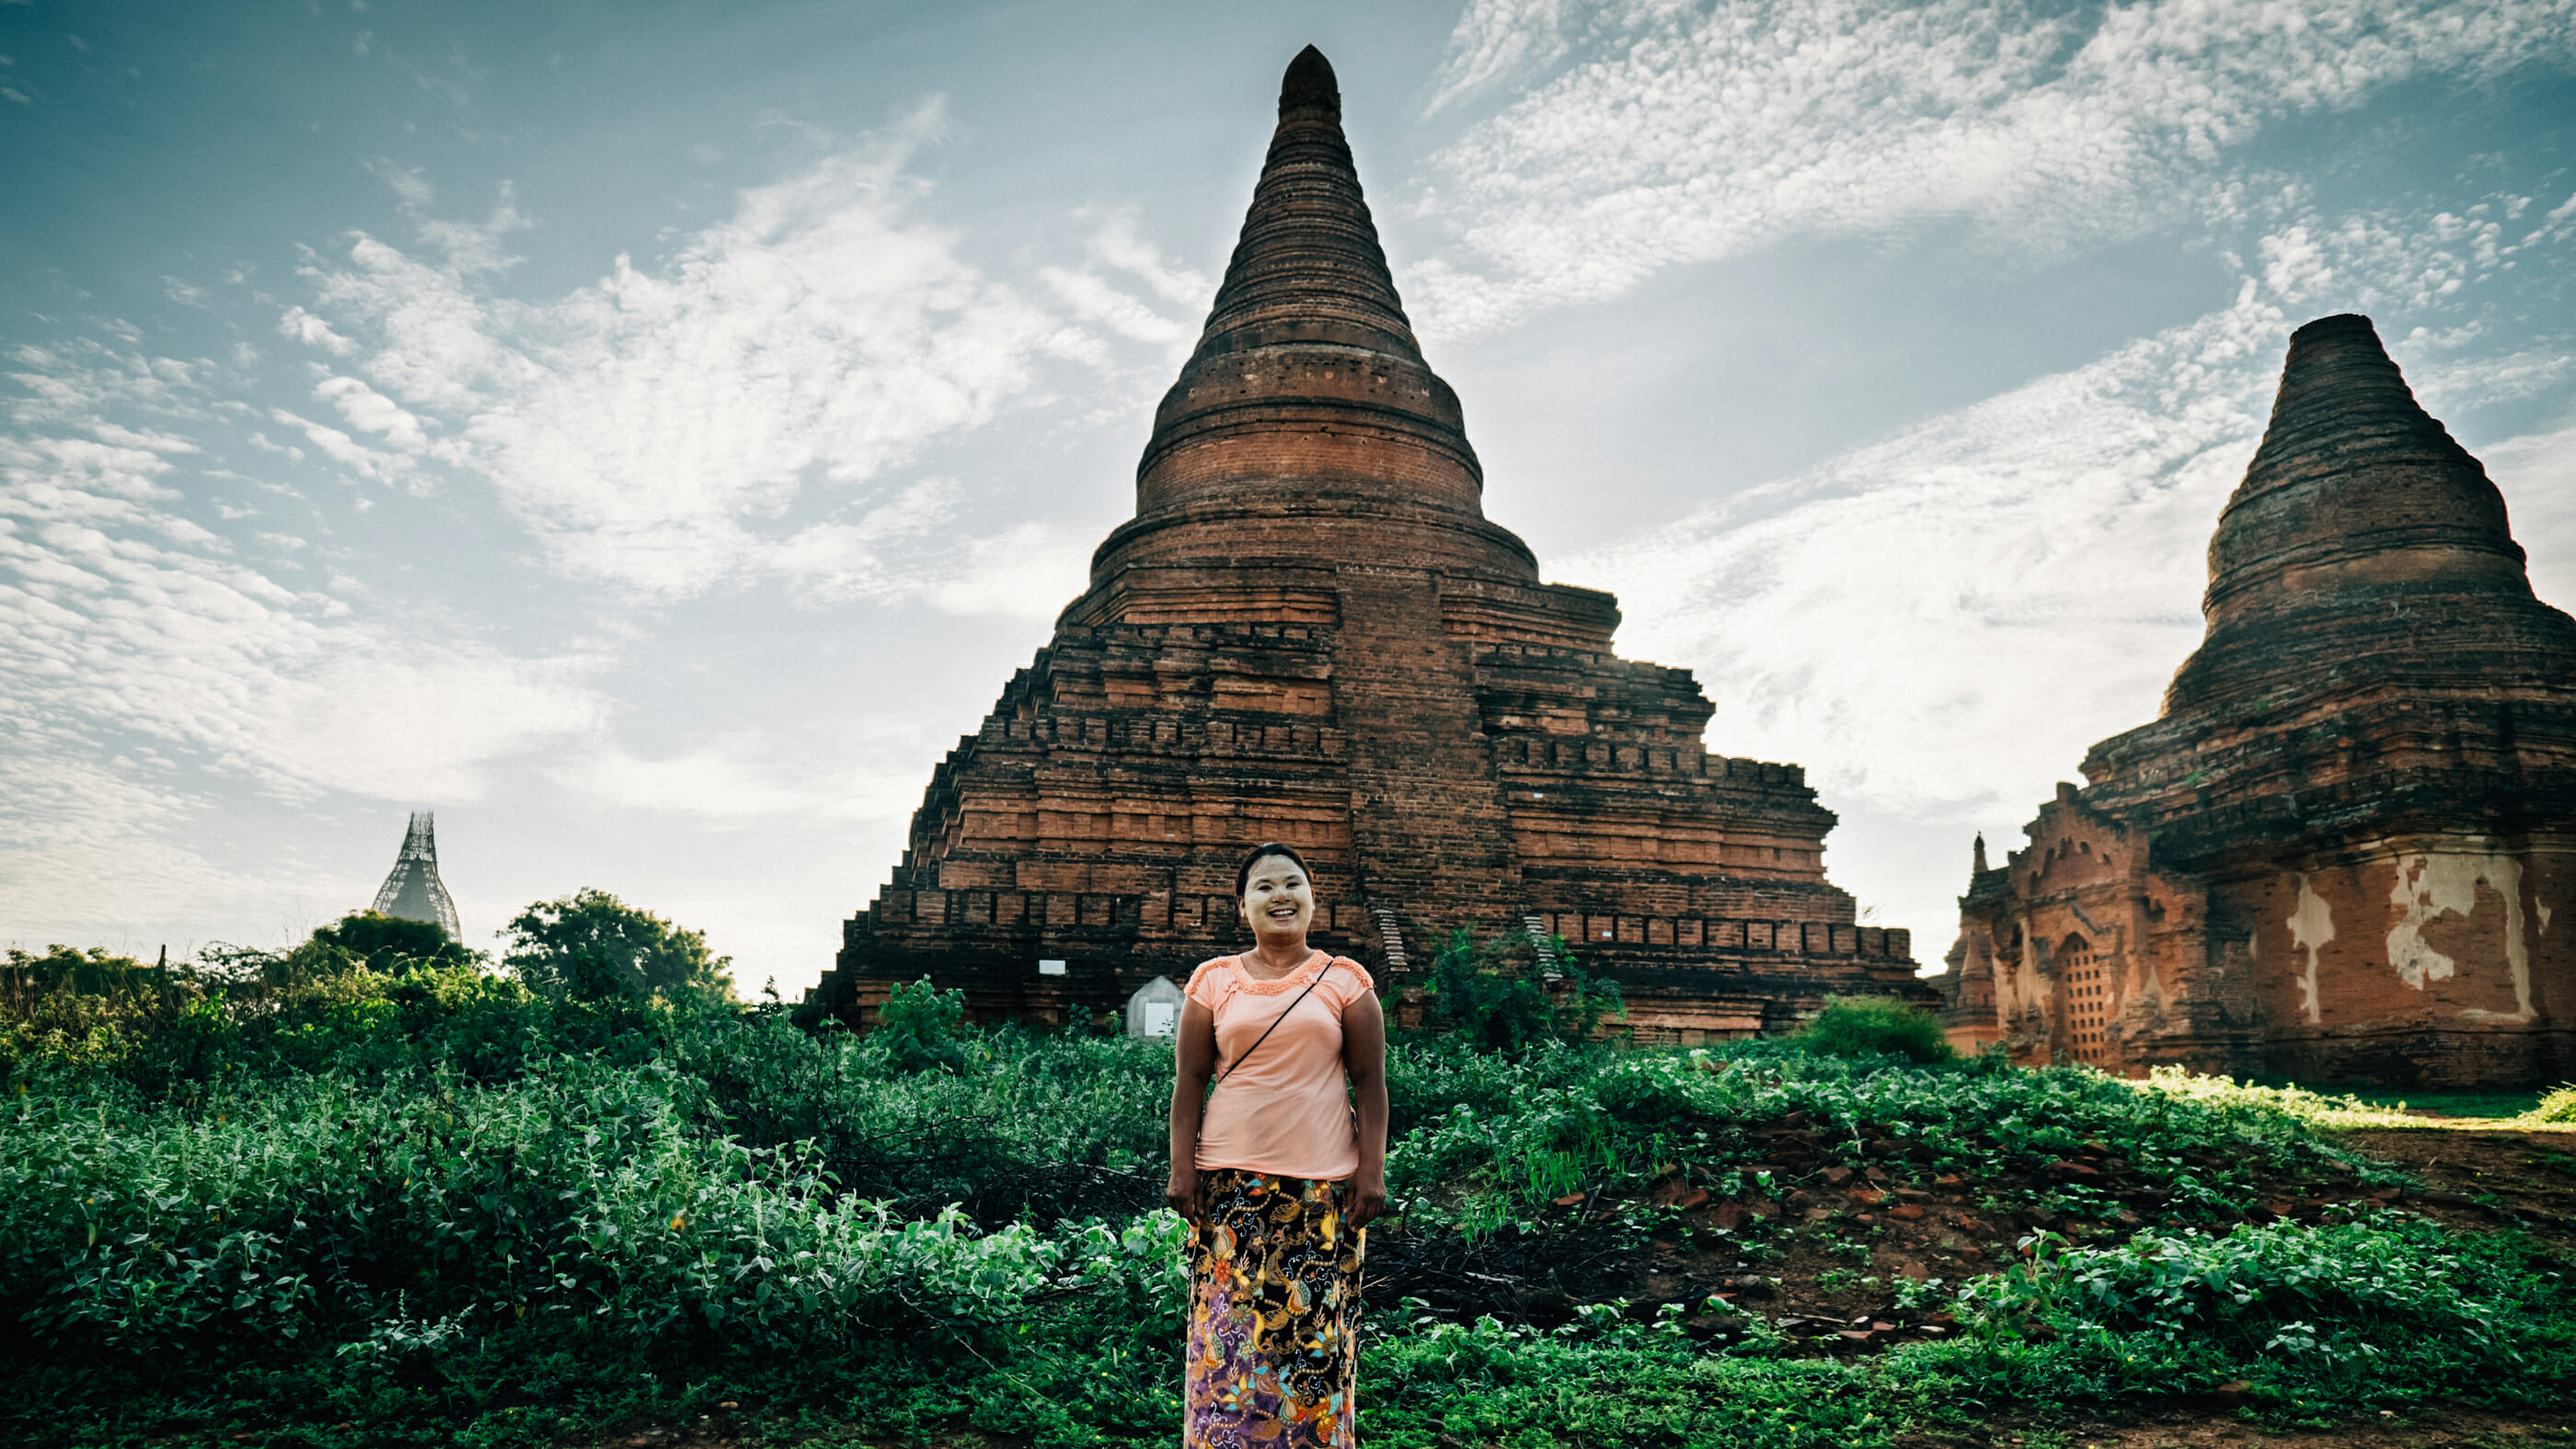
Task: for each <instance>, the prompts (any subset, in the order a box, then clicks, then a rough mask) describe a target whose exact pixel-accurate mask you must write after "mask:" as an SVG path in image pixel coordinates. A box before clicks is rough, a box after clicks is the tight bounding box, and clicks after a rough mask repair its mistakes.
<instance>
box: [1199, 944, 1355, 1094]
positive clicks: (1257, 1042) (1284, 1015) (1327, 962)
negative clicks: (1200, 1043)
mask: <svg viewBox="0 0 2576 1449" xmlns="http://www.w3.org/2000/svg"><path fill="white" fill-rule="evenodd" d="M1242 959H1243V958H1242V957H1240V956H1238V957H1236V958H1235V960H1236V961H1237V962H1238V963H1240V962H1241V961H1242ZM1340 959H1341V958H1340V957H1338V956H1327V957H1325V958H1324V970H1323V971H1318V972H1316V973H1315V979H1314V980H1312V981H1309V982H1307V983H1306V990H1305V991H1300V992H1298V993H1297V1000H1296V1001H1292V1002H1289V1003H1288V1011H1295V1010H1296V1009H1297V1006H1298V1003H1299V1002H1302V1001H1304V1000H1305V999H1306V996H1307V993H1308V992H1311V991H1313V990H1314V989H1315V988H1316V987H1318V986H1321V985H1323V984H1324V973H1325V972H1327V971H1330V970H1332V969H1333V963H1334V962H1335V961H1338V960H1340ZM1235 969H1237V970H1241V969H1242V967H1241V966H1240V965H1239V964H1238V965H1237V966H1236V968H1235ZM1288 1011H1283V1012H1281V1013H1279V1017H1278V1020H1276V1021H1273V1022H1271V1023H1270V1025H1269V1026H1267V1027H1265V1028H1263V1029H1262V1032H1261V1035H1259V1036H1257V1037H1254V1038H1253V1039H1252V1045H1250V1046H1248V1047H1245V1048H1244V1049H1243V1056H1240V1057H1236V1058H1235V1059H1234V1066H1232V1067H1228V1068H1226V1069H1225V1070H1224V1071H1223V1072H1221V1073H1219V1074H1218V1076H1217V1079H1216V1081H1215V1083H1214V1084H1213V1085H1211V1086H1210V1087H1209V1088H1208V1090H1209V1091H1211V1092H1213V1091H1215V1090H1216V1089H1217V1088H1218V1087H1222V1086H1224V1085H1225V1079H1226V1078H1227V1077H1230V1076H1233V1075H1234V1072H1235V1067H1240V1066H1242V1065H1243V1063H1244V1058H1245V1057H1249V1056H1251V1055H1252V1054H1253V1053H1254V1052H1257V1051H1259V1050H1261V1044H1262V1043H1263V1042H1266V1041H1268V1040H1270V1033H1272V1032H1274V1031H1277V1030H1278V1029H1279V1022H1282V1021H1286V1020H1287V1019H1288Z"/></svg>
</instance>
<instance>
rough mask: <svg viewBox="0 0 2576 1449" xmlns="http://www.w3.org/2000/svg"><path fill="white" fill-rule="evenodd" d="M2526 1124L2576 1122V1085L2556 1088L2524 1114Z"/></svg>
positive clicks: (2570, 1084) (2571, 1084)
mask: <svg viewBox="0 0 2576 1449" xmlns="http://www.w3.org/2000/svg"><path fill="white" fill-rule="evenodd" d="M2522 1120H2523V1121H2525V1122H2576V1083H2569V1084H2567V1085H2565V1086H2561V1087H2554V1088H2552V1089H2550V1091H2548V1092H2547V1093H2545V1094H2544V1095H2543V1096H2542V1097H2541V1099H2540V1101H2539V1102H2538V1104H2536V1105H2535V1106H2533V1107H2532V1109H2531V1110H2530V1111H2528V1112H2525V1113H2523V1114H2522Z"/></svg>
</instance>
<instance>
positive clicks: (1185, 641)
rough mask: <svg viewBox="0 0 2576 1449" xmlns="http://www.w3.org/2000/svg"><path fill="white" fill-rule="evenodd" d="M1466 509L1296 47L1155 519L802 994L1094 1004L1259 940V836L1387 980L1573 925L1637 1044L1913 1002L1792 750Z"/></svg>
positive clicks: (1340, 947)
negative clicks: (1247, 892) (1765, 747)
mask: <svg viewBox="0 0 2576 1449" xmlns="http://www.w3.org/2000/svg"><path fill="white" fill-rule="evenodd" d="M1483 495H1484V473H1483V469H1482V467H1481V465H1480V464H1479V463H1478V462H1477V459H1476V451H1475V449H1474V448H1473V447H1471V446H1469V444H1468V442H1467V429H1466V422H1465V418H1464V414H1463V413H1462V412H1461V410H1460V408H1459V403H1458V397H1457V394H1455V393H1454V392H1452V391H1450V389H1449V385H1448V384H1447V383H1445V382H1443V381H1441V380H1440V378H1439V376H1438V375H1437V374H1436V373H1434V372H1433V371H1432V370H1431V367H1430V364H1429V363H1428V362H1426V361H1425V360H1424V358H1423V354H1422V348H1421V345H1420V343H1419V342H1418V341H1416V339H1415V337H1414V334H1413V326H1412V323H1411V322H1410V321H1409V320H1408V319H1407V318H1406V317H1405V314H1404V308H1403V305H1402V304H1401V302H1399V301H1398V299H1397V297H1396V289H1395V279H1394V276H1393V274H1392V273H1391V272H1390V271H1389V270H1388V267H1387V262H1386V254H1385V252H1384V251H1383V250H1382V249H1381V248H1380V247H1379V245H1378V238H1377V228H1376V226H1375V224H1374V223H1373V222H1372V221H1371V220H1370V217H1369V210H1368V203H1367V202H1366V201H1365V200H1364V199H1363V197H1362V195H1361V192H1360V181H1359V173H1358V171H1357V169H1356V168H1355V166H1354V165H1353V163H1352V159H1351V149H1350V143H1349V141H1348V140H1347V139H1346V138H1345V137H1344V136H1343V134H1342V123H1341V95H1340V91H1339V88H1338V87H1337V85H1336V83H1335V81H1334V77H1333V69H1332V66H1331V65H1330V64H1329V63H1327V62H1326V61H1325V59H1324V57H1323V54H1322V53H1321V52H1319V51H1317V50H1315V49H1314V48H1313V47H1311V46H1310V47H1308V48H1307V49H1306V50H1305V51H1304V52H1303V53H1302V54H1300V55H1299V56H1298V57H1297V58H1296V60H1295V61H1294V62H1293V63H1291V64H1290V66H1289V67H1288V72H1287V75H1286V77H1285V79H1284V80H1283V82H1282V84H1281V86H1280V93H1279V123H1278V128H1277V129H1276V130H1275V131H1274V132H1273V133H1272V135H1271V140H1270V151H1269V156H1268V158H1267V160H1266V161H1265V163H1264V164H1263V166H1262V170H1261V178H1260V181H1259V183H1258V184H1257V185H1256V186H1255V187H1254V189H1253V195H1252V206H1251V210H1250V212H1249V213H1248V214H1247V215H1246V216H1245V218H1244V222H1243V234H1242V238H1241V240H1240V241H1239V242H1238V243H1237V244H1236V246H1235V250H1234V257H1233V260H1232V261H1231V262H1230V263H1229V264H1228V265H1227V267H1226V273H1225V281H1224V283H1223V284H1222V286H1220V287H1219V289H1218V291H1217V295H1216V301H1215V304H1214V306H1213V307H1212V308H1211V309H1210V310H1209V313H1208V320H1207V327H1206V330H1205V331H1204V332H1203V333H1202V334H1201V335H1200V338H1199V343H1198V346H1197V348H1196V350H1195V351H1194V352H1193V353H1192V354H1191V356H1190V359H1189V362H1188V363H1187V365H1185V366H1184V367H1183V368H1182V369H1181V374H1180V378H1179V380H1178V381H1176V382H1174V383H1173V385H1172V388H1171V391H1170V392H1169V393H1168V394H1166V395H1165V396H1164V398H1163V402H1162V406H1161V407H1160V408H1158V409H1157V410H1156V411H1155V414H1154V427H1153V433H1152V436H1151V437H1150V438H1149V439H1147V441H1146V444H1145V449H1144V456H1143V458H1142V460H1141V461H1140V462H1139V463H1138V465H1137V469H1136V514H1135V517H1134V518H1132V519H1130V520H1129V521H1128V522H1126V523H1124V524H1121V525H1120V526H1119V527H1118V528H1117V529H1116V530H1115V531H1113V532H1112V533H1111V534H1110V535H1109V537H1108V538H1107V539H1106V540H1105V541H1103V542H1102V543H1101V545H1100V547H1099V549H1098V551H1097V552H1095V553H1094V554H1093V555H1092V561H1091V584H1090V587H1089V589H1088V590H1086V591H1085V592H1084V593H1083V595H1082V596H1081V597H1080V598H1077V599H1075V600H1074V601H1073V602H1072V603H1071V604H1069V605H1067V606H1066V608H1065V610H1064V612H1063V614H1062V615H1061V616H1060V617H1059V618H1058V619H1057V621H1056V627H1055V635H1054V638H1053V639H1052V641H1050V642H1049V643H1048V645H1047V647H1046V648H1045V649H1043V650H1041V651H1039V653H1038V656H1037V658H1036V660H1035V661H1034V662H1033V663H1031V664H1030V666H1029V667H1028V668H1027V669H1024V670H1022V671H1021V672H1020V673H1019V675H1018V676H1017V677H1016V678H1014V679H1013V680H1012V681H1011V682H1010V685H1009V686H1008V687H1007V688H1006V689H1004V691H1003V692H1002V697H1001V699H1000V701H999V702H998V703H997V704H996V705H995V706H994V708H993V712H992V713H991V714H990V715H989V716H987V717H986V718H985V720H984V722H983V725H982V727H981V728H980V729H978V730H977V731H976V732H975V733H974V734H973V735H970V736H968V737H966V738H965V739H962V740H960V741H959V742H958V745H957V748H956V749H955V750H954V751H951V752H950V754H949V756H948V758H947V759H946V760H945V761H944V762H942V763H941V764H940V766H939V767H938V769H937V770H936V771H934V772H933V773H932V776H931V781H930V789H929V791H928V793H927V795H926V796H925V797H924V799H923V801H922V805H921V809H920V811H919V812H918V813H917V814H915V815H914V817H913V821H912V834H911V843H910V847H909V849H907V850H906V851H905V853H904V858H903V862H902V864H901V865H899V866H897V867H896V868H895V870H894V871H893V873H892V877H891V879H890V880H888V882H887V883H886V885H885V886H884V888H883V889H881V890H880V891H878V892H877V895H876V899H875V900H874V901H873V902H872V903H871V904H870V905H869V906H868V907H867V909H866V910H864V911H863V912H861V913H860V914H859V915H857V916H856V917H854V918H852V919H851V920H850V921H849V922H848V923H847V924H846V926H845V928H844V930H843V933H842V946H841V952H840V956H839V959H838V961H837V962H836V963H835V965H834V967H833V969H832V970H831V971H830V972H829V973H828V974H827V975H825V977H824V978H823V981H822V983H821V985H819V986H818V987H817V988H816V989H815V991H814V993H813V995H812V996H811V997H809V1001H811V1002H812V1003H814V1004H815V1005H817V1006H819V1007H820V1008H822V1009H824V1010H828V1011H830V1012H832V1013H833V1014H835V1015H836V1016H839V1017H841V1018H842V1019H845V1020H849V1021H852V1022H854V1023H858V1024H865V1023H866V1022H868V1021H869V1020H870V1019H871V1017H872V1015H873V1013H874V1011H875V1010H876V1008H877V1007H878V1006H879V1005H880V1004H881V1003H882V1002H884V1000H885V999H886V995H887V993H888V992H889V991H890V990H891V988H892V987H893V985H894V984H895V983H898V982H907V981H911V980H914V979H916V978H921V977H927V978H929V979H930V980H931V981H933V982H934V983H936V984H938V985H940V986H943V987H955V988H957V989H960V990H962V991H964V992H965V993H966V999H967V1003H968V1006H969V1009H970V1010H971V1011H972V1012H973V1013H974V1015H975V1016H977V1017H978V1018H982V1019H988V1020H989V1019H997V1018H1019V1019H1026V1020H1038V1021H1052V1022H1065V1021H1071V1020H1078V1019H1084V1018H1088V1019H1091V1020H1094V1021H1097V1020H1098V1019H1100V1018H1101V1017H1102V1016H1103V1015H1104V1014H1105V1013H1107V1012H1109V1011H1112V1010H1115V1009H1119V1008H1121V1007H1122V1006H1123V1005H1124V1003H1126V1002H1127V1001H1128V999H1129V997H1130V995H1131V994H1132V993H1134V992H1136V991H1137V990H1138V989H1139V988H1140V987H1142V986H1144V985H1146V984H1148V983H1150V982H1151V981H1152V980H1153V979H1154V978H1156V977H1158V976H1167V977H1171V978H1173V979H1176V980H1178V979H1186V977H1187V976H1188V974H1189V971H1190V968H1191V967H1192V966H1194V965H1195V964H1196V963H1198V962H1199V961H1201V960H1204V959H1206V958H1208V957H1210V956H1214V955H1219V954H1221V953H1223V952H1225V951H1227V950H1232V949H1240V948H1241V947H1243V946H1246V945H1249V944H1250V939H1249V936H1248V935H1247V934H1246V933H1245V932H1244V930H1243V928H1242V926H1241V925H1240V924H1239V923H1238V921H1237V920H1236V917H1235V912H1234V902H1233V890H1234V869H1235V862H1236V857H1237V855H1238V854H1239V853H1240V852H1241V851H1242V850H1243V848H1244V847H1245V846H1247V845H1249V844H1252V843H1254V842H1257V841H1263V840H1284V841H1287V842H1288V843H1290V844H1292V845H1295V846H1297V847H1298V848H1299V849H1300V850H1301V851H1303V852H1304V853H1305V854H1306V856H1307V858H1308V860H1309V861H1310V862H1312V864H1313V866H1314V869H1315V873H1316V885H1317V891H1316V894H1317V896H1318V899H1319V906H1320V909H1319V912H1318V917H1317V922H1316V932H1315V935H1316V939H1317V940H1318V942H1319V943H1321V944H1325V945H1328V946H1331V947H1332V948H1333V949H1335V950H1337V951H1342V952H1345V953H1348V954H1351V955H1354V956H1357V957H1360V958H1362V959H1363V960H1364V961H1365V962H1366V963H1367V965H1368V966H1369V968H1370V970H1371V971H1372V972H1373V973H1375V974H1376V975H1377V976H1378V978H1379V980H1380V981H1381V982H1382V983H1385V984H1387V985H1389V986H1390V987H1393V988H1395V989H1397V990H1398V991H1399V993H1400V992H1401V991H1402V989H1403V988H1404V986H1405V983H1406V981H1407V979H1408V977H1409V976H1410V975H1411V974H1412V973H1414V972H1417V971H1419V970H1421V969H1422V968H1424V967H1426V966H1428V965H1429V964H1430V959H1429V958H1431V957H1432V956H1433V955H1434V954H1436V953H1437V952H1438V951H1439V950H1440V948H1441V946H1442V944H1443V943H1444V942H1445V941H1447V940H1448V939H1449V938H1450V935H1451V933H1452V932H1454V931H1456V930H1458V929H1460V928H1469V929H1473V930H1479V931H1481V932H1482V933H1483V934H1484V935H1487V936H1493V935H1498V934H1500V933H1502V932H1504V931H1506V930H1522V929H1526V930H1529V931H1531V932H1532V933H1534V934H1535V935H1537V936H1540V937H1545V938H1555V937H1562V938H1564V939H1566V940H1567V941H1570V942H1574V943H1578V944H1579V946H1580V949H1581V956H1582V963H1583V965H1584V966H1586V967H1587V968H1589V969H1592V970H1594V971H1596V972H1598V973H1600V974H1603V975H1606V976H1609V977H1611V978H1612V979H1615V980H1617V981H1618V982H1619V983H1620V985H1621V986H1622V987H1623V988H1624V990H1625V992H1626V995H1627V1000H1628V1003H1629V1015H1628V1021H1627V1026H1628V1027H1629V1028H1630V1029H1632V1030H1634V1031H1635V1032H1637V1033H1638V1034H1639V1035H1640V1036H1641V1037H1643V1038H1645V1039H1648V1040H1666V1041H1673V1040H1680V1041H1694V1040H1700V1039H1703V1038H1707V1037H1716V1036H1730V1035H1748V1034H1751V1033H1755V1032H1761V1031H1777V1030H1781V1029H1783V1028H1785V1027H1788V1026H1792V1025H1795V1024H1796V1023H1797V1022H1798V1021H1800V1020H1801V1019H1803V1018H1804V1017H1805V1016H1806V1015H1808V1014H1810V1013H1812V1012H1813V1011H1814V1010H1815V1009H1816V1007H1817V1006H1818V1005H1820V1004H1821V1003H1822V1002H1823V1000H1824V999H1825V998H1826V997H1827V996H1828V995H1831V994H1834V993H1837V992H1840V993H1846V994H1850V993H1858V992H1881V993H1884V992H1891V991H1892V992H1902V993H1914V994H1920V995H1924V996H1927V997H1928V992H1926V991H1925V989H1924V988H1923V987H1922V986H1921V985H1920V984H1919V983H1918V982H1917V981H1916V980H1915V978H1914V974H1913V963H1912V962H1911V961H1910V960H1909V959H1908V956H1909V951H1908V944H1907V938H1906V933H1905V932H1903V931H1901V930H1882V929H1879V928H1875V927H1868V926H1862V925H1860V924H1858V922H1857V921H1856V920H1855V919H1854V912H1853V907H1852V899H1851V897H1850V896H1849V895H1846V894H1845V893H1844V892H1842V891H1841V890H1839V889H1837V888H1836V887H1834V886H1833V885H1832V884H1831V883H1830V882H1828V881H1827V880H1826V879H1825V867H1824V840H1825V832H1826V831H1827V830H1829V829H1831V828H1832V826H1833V824H1834V816H1833V813H1832V812H1831V811H1829V810H1827V809H1825V808H1824V807H1823V806H1822V805H1820V804H1818V803H1817V801H1816V794H1815V791H1814V790H1812V789H1810V788H1809V787H1808V785H1807V783H1806V780H1805V778H1804V775H1803V773H1802V772H1801V771H1800V770H1799V768H1798V767H1797V766H1795V765H1780V764H1766V763H1762V762H1758V761H1754V760H1744V759H1728V758H1726V757H1725V756H1722V755H1712V754H1710V753H1708V752H1707V750H1706V749H1705V748H1704V747H1703V745H1702V742H1701V738H1700V731H1701V729H1702V728H1703V727H1704V726H1705V725H1706V724H1707V723H1708V720H1709V716H1710V714H1711V712H1712V710H1711V706H1710V704H1709V701H1708V697H1707V696H1706V695H1704V694H1702V693H1701V692H1700V688H1699V685H1698V683H1697V682H1696V681H1695V680H1693V679H1692V678H1691V676H1690V674H1689V672H1688V671H1686V670H1680V669H1666V668H1663V667H1662V666H1660V665H1654V664H1645V663H1639V662H1636V661H1632V660H1626V659H1621V658H1620V657H1618V655H1617V653H1616V652H1615V651H1614V650H1613V648H1612V646H1611V633H1612V631H1613V630H1614V629H1615V628H1616V627H1617V626H1618V623H1619V610H1618V606H1617V603H1616V601H1615V600H1613V599H1612V598H1611V597H1610V596H1609V595H1608V594H1604V593H1600V592H1598V591H1596V590H1592V589H1584V588H1576V587H1572V586H1569V585H1565V584H1551V583H1547V582H1544V581H1543V580H1541V578H1540V577H1539V572H1538V565H1537V561H1536V560H1535V559H1534V558H1533V557H1532V555H1531V553H1530V550H1529V547H1528V545H1526V544H1524V543H1522V542H1521V540H1520V539H1519V538H1517V537H1515V536H1514V535H1513V534H1512V532H1511V531H1510V530H1509V529H1506V528H1503V527H1502V526H1500V525H1499V524H1496V523H1493V522H1492V521H1490V520H1488V519H1487V518H1486V517H1485V514H1484V507H1483ZM1530 964H1531V967H1532V969H1533V970H1537V971H1539V972H1541V973H1542V974H1544V973H1545V972H1546V971H1547V970H1549V969H1550V968H1552V967H1553V966H1554V965H1555V964H1557V963H1556V958H1555V957H1554V956H1553V954H1552V951H1551V953H1550V955H1549V956H1548V958H1547V959H1545V960H1539V961H1533V962H1532V963H1530ZM1560 974H1561V973H1560ZM1399 1004H1400V1007H1401V999H1400V998H1399Z"/></svg>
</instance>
